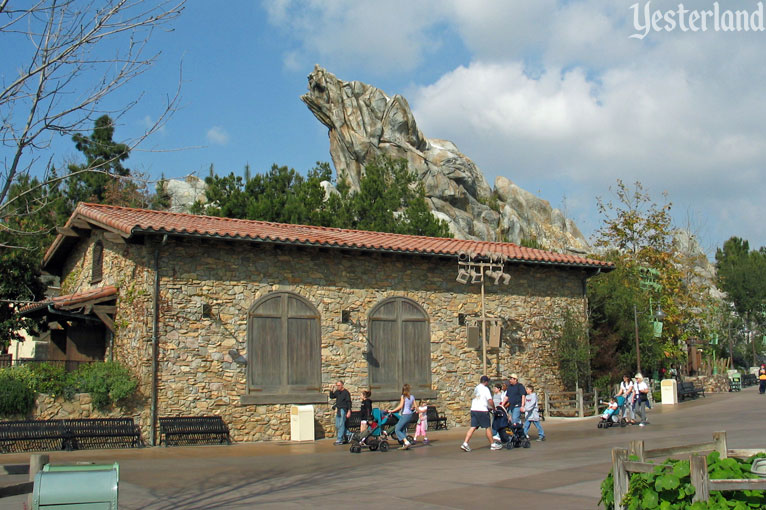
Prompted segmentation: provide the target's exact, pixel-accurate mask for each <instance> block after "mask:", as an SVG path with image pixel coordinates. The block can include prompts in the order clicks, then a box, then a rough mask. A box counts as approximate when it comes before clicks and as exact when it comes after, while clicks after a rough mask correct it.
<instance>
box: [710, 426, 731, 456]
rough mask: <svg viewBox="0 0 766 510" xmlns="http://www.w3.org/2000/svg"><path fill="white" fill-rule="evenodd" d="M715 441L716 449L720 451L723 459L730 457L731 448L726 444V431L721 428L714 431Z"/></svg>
mask: <svg viewBox="0 0 766 510" xmlns="http://www.w3.org/2000/svg"><path fill="white" fill-rule="evenodd" d="M713 442H714V443H715V450H716V451H717V452H718V453H719V455H720V456H721V458H722V459H726V458H728V457H729V449H728V447H727V446H726V431H725V430H720V431H718V432H713Z"/></svg>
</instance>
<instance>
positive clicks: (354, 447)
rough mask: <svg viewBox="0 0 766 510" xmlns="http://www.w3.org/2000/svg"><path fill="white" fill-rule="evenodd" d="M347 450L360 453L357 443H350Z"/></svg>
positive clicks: (360, 449) (360, 448)
mask: <svg viewBox="0 0 766 510" xmlns="http://www.w3.org/2000/svg"><path fill="white" fill-rule="evenodd" d="M349 451H350V452H351V453H361V451H362V447H361V446H357V445H352V446H351V448H349Z"/></svg>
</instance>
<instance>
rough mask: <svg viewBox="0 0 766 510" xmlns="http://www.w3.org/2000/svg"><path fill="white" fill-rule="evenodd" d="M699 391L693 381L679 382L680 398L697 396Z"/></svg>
mask: <svg viewBox="0 0 766 510" xmlns="http://www.w3.org/2000/svg"><path fill="white" fill-rule="evenodd" d="M698 396H699V392H698V391H697V388H696V386H694V383H692V382H680V383H678V400H686V399H687V398H689V397H691V398H697V397H698Z"/></svg>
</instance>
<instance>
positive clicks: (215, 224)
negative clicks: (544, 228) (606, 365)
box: [44, 203, 613, 270]
mask: <svg viewBox="0 0 766 510" xmlns="http://www.w3.org/2000/svg"><path fill="white" fill-rule="evenodd" d="M75 220H85V221H87V222H89V223H92V224H94V225H97V226H101V227H103V228H106V229H108V230H111V231H113V232H115V233H119V234H121V235H123V236H124V237H126V238H127V237H130V236H133V235H136V234H142V233H162V234H176V235H191V236H198V237H216V238H221V239H242V240H250V241H261V242H272V243H278V244H293V245H304V246H319V247H328V248H330V247H335V248H344V249H359V250H366V251H385V252H395V253H408V254H415V255H443V256H455V257H457V255H458V253H459V252H461V251H465V252H474V253H476V254H478V255H488V254H491V253H498V254H501V255H505V256H506V257H508V259H509V260H510V261H512V262H527V263H534V264H547V265H556V266H577V267H592V268H604V269H607V270H609V269H611V268H612V267H613V266H612V264H610V263H608V262H604V261H601V260H594V259H588V258H583V257H578V256H575V255H566V254H560V253H553V252H550V251H544V250H536V249H533V248H525V247H522V246H518V245H515V244H511V243H494V242H487V241H468V240H462V239H449V238H439V237H422V236H411V235H402V234H387V233H382V232H367V231H362V230H346V229H339V228H328V227H315V226H309V225H290V224H285V223H270V222H266V221H254V220H238V219H230V218H218V217H212V216H197V215H193V214H181V213H171V212H165V211H151V210H146V209H131V208H127V207H116V206H109V205H99V204H88V203H81V204H79V205H78V206H77V209H75V212H74V213H73V214H72V217H71V218H70V219H69V221H68V222H67V226H70V225H71V223H72V222H73V221H75ZM61 238H62V236H61V235H59V237H57V238H56V241H54V243H53V245H51V247H50V248H49V249H48V252H47V253H46V254H45V259H44V264H47V263H48V261H50V259H51V258H52V256H53V254H54V252H55V251H56V250H57V248H58V246H59V244H60V243H61Z"/></svg>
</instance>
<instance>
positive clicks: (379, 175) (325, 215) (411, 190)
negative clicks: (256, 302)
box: [192, 158, 449, 237]
mask: <svg viewBox="0 0 766 510" xmlns="http://www.w3.org/2000/svg"><path fill="white" fill-rule="evenodd" d="M211 169H212V166H211ZM248 176H250V170H249V167H246V168H245V178H243V177H241V176H238V175H235V174H234V173H230V174H229V175H226V176H223V177H220V176H217V175H211V176H209V177H208V178H206V179H205V182H206V184H207V190H206V192H205V193H206V198H207V202H208V204H209V205H207V206H203V205H202V204H200V203H197V204H195V206H194V207H193V208H192V212H194V213H197V214H209V215H213V216H223V217H227V218H240V219H252V220H262V221H273V222H280V223H292V224H305V225H320V226H326V227H337V228H351V229H359V230H372V231H378V232H395V233H400V234H413V235H424V236H437V237H447V236H449V227H448V226H447V224H446V223H445V222H444V221H442V220H439V219H438V218H436V217H435V216H434V215H433V214H432V213H431V211H430V209H429V207H428V203H427V202H426V198H425V190H424V188H423V186H422V183H417V182H416V181H417V178H416V176H415V174H414V173H411V172H410V171H409V169H408V167H407V163H406V161H405V160H396V161H395V160H391V159H387V158H381V159H378V160H376V161H374V162H373V163H371V164H369V165H367V167H366V168H365V175H364V176H363V177H362V179H361V181H360V189H359V190H358V191H356V192H351V191H350V190H349V187H348V186H347V185H346V184H344V183H338V185H337V193H330V195H329V196H326V192H325V190H324V188H323V187H322V182H323V181H328V182H331V180H332V170H331V168H330V165H329V164H328V163H317V166H316V167H314V168H312V169H311V170H309V172H308V173H307V175H306V177H304V176H302V175H301V174H300V173H298V172H297V171H295V170H294V169H291V168H287V167H284V166H281V167H280V166H277V165H273V166H272V167H271V170H270V171H269V172H267V173H265V174H255V175H253V176H250V177H249V178H248Z"/></svg>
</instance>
